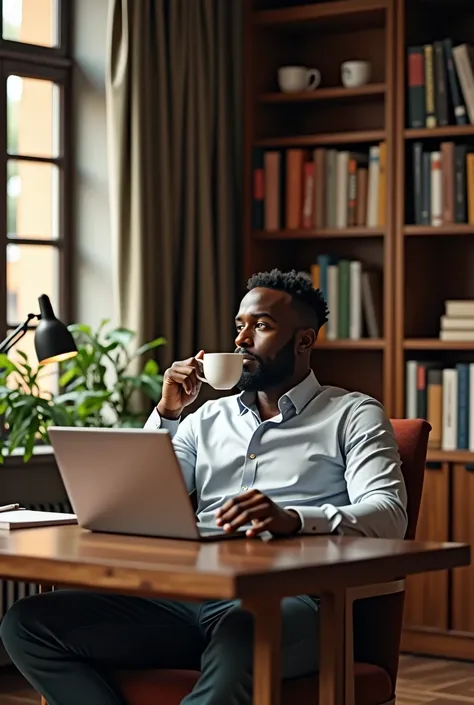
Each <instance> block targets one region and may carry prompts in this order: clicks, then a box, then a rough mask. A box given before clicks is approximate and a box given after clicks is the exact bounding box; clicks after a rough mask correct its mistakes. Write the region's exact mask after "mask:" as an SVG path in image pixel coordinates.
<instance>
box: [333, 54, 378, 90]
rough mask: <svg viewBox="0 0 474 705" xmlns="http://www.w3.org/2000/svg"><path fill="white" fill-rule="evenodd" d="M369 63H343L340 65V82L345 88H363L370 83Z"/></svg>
mask: <svg viewBox="0 0 474 705" xmlns="http://www.w3.org/2000/svg"><path fill="white" fill-rule="evenodd" d="M371 68H372V66H371V64H370V61H344V63H343V64H341V80H342V83H343V85H344V86H345V87H346V88H358V87H359V86H365V84H366V83H368V82H369V81H370V72H371Z"/></svg>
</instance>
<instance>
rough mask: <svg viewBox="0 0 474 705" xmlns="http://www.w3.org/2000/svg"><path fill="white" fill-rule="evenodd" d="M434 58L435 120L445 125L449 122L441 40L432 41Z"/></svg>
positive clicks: (444, 64)
mask: <svg viewBox="0 0 474 705" xmlns="http://www.w3.org/2000/svg"><path fill="white" fill-rule="evenodd" d="M434 60H435V98H436V100H435V103H436V120H437V122H438V125H441V126H445V125H448V124H449V113H448V94H447V91H446V88H447V86H446V63H445V60H444V51H443V43H442V42H435V43H434Z"/></svg>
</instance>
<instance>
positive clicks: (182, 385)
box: [158, 350, 204, 419]
mask: <svg viewBox="0 0 474 705" xmlns="http://www.w3.org/2000/svg"><path fill="white" fill-rule="evenodd" d="M203 355H204V350H200V351H199V352H198V354H197V355H196V357H189V358H188V359H187V360H180V361H178V362H173V364H172V365H171V367H169V368H168V369H167V370H166V372H165V374H164V375H163V390H162V395H161V399H160V403H159V404H158V413H159V414H160V416H163V417H164V418H168V419H178V418H179V417H180V416H181V414H182V412H183V409H184V407H185V406H188V405H189V404H192V403H193V401H194V400H195V399H196V397H197V396H198V394H199V392H200V390H201V385H202V382H201V381H200V380H199V379H198V378H197V376H196V372H199V371H200V367H199V363H198V360H202V358H203ZM201 373H202V370H201Z"/></svg>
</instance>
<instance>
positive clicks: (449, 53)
mask: <svg viewBox="0 0 474 705" xmlns="http://www.w3.org/2000/svg"><path fill="white" fill-rule="evenodd" d="M443 46H444V53H445V56H446V68H447V74H448V82H449V90H450V93H451V102H452V104H453V110H454V119H455V120H456V124H457V125H467V124H468V119H467V112H466V106H465V105H464V101H463V99H462V96H461V90H460V88H459V82H458V76H457V73H456V68H455V66H454V60H453V42H452V40H451V39H449V38H448V39H444V40H443Z"/></svg>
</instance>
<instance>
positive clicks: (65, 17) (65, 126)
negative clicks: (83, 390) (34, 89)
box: [0, 0, 73, 340]
mask: <svg viewBox="0 0 474 705" xmlns="http://www.w3.org/2000/svg"><path fill="white" fill-rule="evenodd" d="M2 2H3V0H0V125H1V124H2V116H3V127H2V128H1V129H0V241H1V244H0V273H1V274H2V275H3V276H2V280H3V284H2V285H1V286H0V336H1V338H0V340H3V338H5V337H6V336H7V335H8V334H9V333H11V331H12V330H13V328H14V327H15V326H16V325H18V324H20V323H23V321H8V320H7V245H8V243H12V242H14V243H15V244H18V245H35V246H36V245H38V246H42V247H48V248H50V247H53V248H55V249H56V251H57V252H58V255H59V273H58V274H59V281H58V287H59V306H60V314H59V315H60V317H61V319H62V320H63V322H64V323H69V322H71V321H72V312H73V300H72V299H73V283H72V281H73V280H72V262H71V253H72V208H71V200H72V198H71V188H72V184H71V176H72V168H71V167H72V120H71V117H72V109H71V104H72V95H71V93H72V60H71V58H70V56H69V50H70V21H69V20H70V5H71V3H70V0H56V2H58V9H59V46H58V47H41V46H37V45H32V44H24V43H22V42H17V41H12V40H7V39H3V37H2V29H3V27H2V24H3V23H2ZM10 75H19V76H22V77H24V78H32V79H43V80H47V81H52V82H54V83H56V84H57V85H58V86H59V155H58V157H46V158H44V157H34V156H29V155H20V156H19V160H23V161H28V162H30V163H47V164H56V165H57V166H58V167H59V201H58V203H59V214H58V223H59V233H58V238H57V239H47V240H46V239H44V238H35V237H31V238H28V237H18V238H14V239H13V238H9V237H8V227H7V164H8V161H9V158H11V157H13V158H15V157H17V155H9V154H8V151H7V128H6V124H7V112H6V111H7V94H6V85H7V84H6V82H7V78H8V76H10ZM42 293H43V292H41V291H38V296H40V295H41V294H42ZM31 310H32V311H33V312H35V313H38V312H39V310H38V303H37V299H36V300H33V301H32V302H31ZM56 313H59V312H56ZM35 328H36V325H30V326H28V329H29V330H34V329H35Z"/></svg>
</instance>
